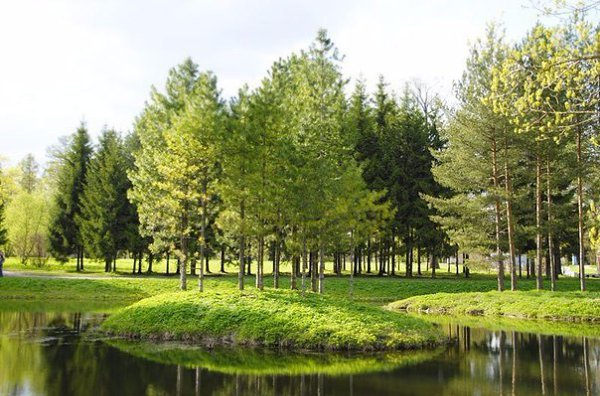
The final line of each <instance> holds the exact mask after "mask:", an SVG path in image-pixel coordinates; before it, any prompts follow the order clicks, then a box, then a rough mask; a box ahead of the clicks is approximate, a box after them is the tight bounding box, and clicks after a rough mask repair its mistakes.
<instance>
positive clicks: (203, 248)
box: [198, 177, 208, 292]
mask: <svg viewBox="0 0 600 396" xmlns="http://www.w3.org/2000/svg"><path fill="white" fill-rule="evenodd" d="M207 184H208V180H207V179H206V177H205V178H204V180H202V225H201V226H200V260H199V261H200V273H199V274H198V291H200V292H203V291H204V265H203V264H204V263H203V262H204V255H205V254H206V218H207V216H208V213H207V210H206V206H207V205H206V201H207V199H208V197H207V196H206V188H207Z"/></svg>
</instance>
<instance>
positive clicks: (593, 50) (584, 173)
mask: <svg viewBox="0 0 600 396" xmlns="http://www.w3.org/2000/svg"><path fill="white" fill-rule="evenodd" d="M456 96H457V99H458V103H459V105H458V106H457V108H456V110H455V111H454V112H453V114H452V117H451V122H450V123H449V126H448V128H447V129H445V130H444V134H443V135H442V136H443V137H444V139H445V140H446V142H447V145H446V147H445V149H444V150H443V151H440V152H438V154H437V156H436V158H437V160H438V161H439V163H438V164H437V165H436V166H435V168H434V174H435V176H436V180H438V181H439V182H440V183H441V184H442V185H443V186H445V187H447V188H448V189H449V190H450V194H449V196H448V197H429V198H428V200H429V201H430V202H432V203H433V204H434V206H435V207H436V208H437V209H438V211H439V216H437V217H435V218H436V220H437V221H439V222H440V224H442V225H443V227H444V229H445V230H446V231H447V232H448V235H449V236H450V238H451V240H453V241H454V242H456V243H457V244H458V245H459V246H461V248H462V249H465V250H467V251H470V252H476V251H479V252H481V254H485V255H487V254H488V253H489V252H490V251H493V252H494V253H493V254H492V255H491V259H492V260H494V261H496V262H497V266H498V289H499V290H502V289H503V288H504V273H505V263H506V264H507V266H508V272H509V274H510V283H511V285H510V287H511V289H512V290H514V289H516V288H517V279H518V276H519V275H520V272H521V271H522V270H526V272H527V276H530V275H531V276H535V277H536V283H537V288H538V289H541V288H543V277H544V274H546V276H547V277H548V278H549V280H550V288H551V289H552V290H554V289H555V287H556V279H557V276H558V274H559V273H560V272H561V268H562V266H561V260H562V258H563V257H565V256H571V255H572V256H574V257H576V259H575V260H574V261H575V263H578V265H579V274H580V280H581V290H585V267H584V264H585V263H586V261H588V258H587V257H586V254H585V250H586V245H588V246H589V247H591V248H592V249H593V250H595V251H597V249H598V234H597V231H595V230H597V225H598V215H597V212H595V206H594V205H593V204H592V203H593V201H597V200H598V196H597V194H598V191H599V190H598V184H597V183H598V180H599V179H598V154H599V152H598V144H597V137H598V131H599V127H600V32H599V30H598V26H592V25H591V24H590V23H587V22H585V21H584V20H581V19H580V18H578V17H577V16H576V17H574V18H573V19H572V20H571V21H569V22H568V23H565V24H563V25H560V26H556V27H546V26H543V25H541V24H538V25H536V26H535V27H534V28H533V29H531V30H530V31H529V32H528V33H527V35H526V36H525V37H524V38H523V39H522V40H521V41H520V42H518V43H515V44H512V45H509V44H507V43H506V42H505V40H504V39H503V37H502V34H501V32H500V31H499V29H498V28H497V27H494V26H492V27H490V28H489V30H488V33H487V36H486V37H485V38H484V39H483V40H480V41H478V42H477V43H476V45H475V46H474V47H473V48H472V50H471V54H470V56H469V58H468V60H467V67H466V70H465V72H464V74H463V77H462V78H461V80H460V81H458V82H457V84H456ZM586 212H588V216H587V217H588V218H587V219H586ZM586 221H588V222H589V223H588V230H587V232H586V227H585V223H586ZM521 254H529V257H528V258H527V260H525V261H526V263H521V261H520V257H521ZM517 257H519V260H518V262H517ZM594 258H595V257H594V256H593V255H592V257H590V260H589V261H592V262H593V260H594ZM522 266H526V268H525V269H523V268H522Z"/></svg>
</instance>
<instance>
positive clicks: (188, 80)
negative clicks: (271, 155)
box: [129, 59, 221, 290]
mask: <svg viewBox="0 0 600 396" xmlns="http://www.w3.org/2000/svg"><path fill="white" fill-rule="evenodd" d="M220 106H221V105H220V100H219V92H218V89H217V86H216V78H215V77H214V75H213V74H211V73H200V72H199V71H198V67H197V65H196V64H194V63H193V62H192V61H191V60H190V59H187V60H186V61H184V62H183V63H182V64H181V65H179V66H178V67H177V68H175V69H173V70H171V71H170V73H169V78H168V80H167V84H166V95H163V94H159V93H158V92H156V91H155V90H154V91H153V100H152V102H151V103H149V104H148V105H147V108H146V110H145V112H144V113H143V114H142V116H141V117H140V119H139V120H138V123H137V125H136V132H137V134H138V137H139V139H140V149H139V150H138V151H137V153H136V154H135V168H134V169H133V170H132V171H131V172H130V174H129V176H130V179H131V181H132V184H133V189H132V190H130V198H131V199H132V201H133V202H134V204H135V205H137V207H138V214H139V219H140V224H141V230H142V234H143V235H151V236H152V237H153V244H152V249H153V250H154V251H155V252H156V253H158V252H159V251H160V250H162V249H164V247H165V246H167V247H168V248H169V249H170V250H173V251H174V253H175V254H176V255H177V257H178V259H179V263H180V268H179V270H180V288H181V289H182V290H185V289H186V288H187V278H186V276H187V268H188V264H189V262H190V260H195V259H196V252H197V250H198V248H200V251H201V253H203V252H204V247H205V241H204V238H203V236H204V235H203V234H204V232H205V227H206V215H207V196H208V188H209V184H210V183H211V182H212V180H211V174H210V172H212V167H213V164H214V162H215V159H214V157H213V153H214V150H213V149H212V146H211V144H212V140H213V139H212V136H214V134H215V133H218V132H217V129H218V128H219V127H220V121H219V117H220V113H219V112H220ZM201 269H202V265H201ZM202 275H203V272H202V271H201V273H200V278H199V288H200V289H201V290H202V289H203V276H202Z"/></svg>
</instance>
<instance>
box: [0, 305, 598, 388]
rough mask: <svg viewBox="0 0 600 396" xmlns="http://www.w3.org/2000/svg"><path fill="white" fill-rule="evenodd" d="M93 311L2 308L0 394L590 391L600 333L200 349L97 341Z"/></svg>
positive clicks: (453, 327)
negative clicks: (336, 348)
mask: <svg viewBox="0 0 600 396" xmlns="http://www.w3.org/2000/svg"><path fill="white" fill-rule="evenodd" d="M105 316H106V315H103V314H97V313H53V312H44V313H36V312H0V394H1V395H57V396H58V395H61V396H62V395H289V396H292V395H307V396H308V395H489V394H495V395H498V394H518V395H539V394H547V395H586V394H587V395H597V394H600V339H597V338H584V337H572V336H571V337H565V336H547V335H541V334H535V333H520V332H513V331H502V330H494V331H491V330H485V329H478V328H474V327H467V326H461V325H460V324H454V323H452V322H447V323H444V324H441V325H440V326H441V327H442V328H443V329H444V331H445V332H446V333H447V334H448V335H449V336H450V337H451V338H452V340H453V341H452V342H451V343H450V344H449V345H448V346H446V347H443V348H440V349H437V350H433V351H423V352H421V351H413V352H409V353H404V354H384V355H381V354H379V355H359V356H353V355H344V354H341V355H335V354H328V355H321V354H289V353H288V354H285V353H277V352H265V351H256V350H241V351H240V350H239V349H227V348H222V349H216V350H211V351H207V350H203V349H200V348H193V347H189V346H184V345H170V346H164V345H161V346H158V345H151V344H150V345H148V344H136V343H129V342H123V341H114V340H106V339H103V338H102V337H101V336H99V335H98V333H96V332H94V331H93V330H94V329H95V328H96V327H97V326H98V325H99V324H100V323H101V322H102V320H103V319H104V318H105Z"/></svg>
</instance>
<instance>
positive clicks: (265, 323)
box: [102, 291, 441, 350]
mask: <svg viewBox="0 0 600 396" xmlns="http://www.w3.org/2000/svg"><path fill="white" fill-rule="evenodd" d="M102 328H103V329H104V330H106V331H110V332H112V333H117V334H123V335H128V336H133V337H142V338H155V339H156V338H158V339H172V340H185V339H187V340H197V341H202V342H208V343H219V342H233V343H235V344H240V345H265V346H273V347H286V348H299V349H351V350H354V349H359V350H373V349H375V350H377V349H399V348H415V347H421V346H425V345H433V344H436V343H438V342H440V341H441V335H440V333H439V331H438V330H437V329H435V328H434V327H432V326H430V325H428V324H426V323H425V322H423V321H421V320H418V319H414V318H411V317H409V316H406V315H401V314H393V313H389V312H385V311H383V310H381V309H380V308H377V307H372V306H367V305H362V304H360V303H355V302H348V301H344V300H340V299H334V298H331V297H323V296H320V295H315V294H308V295H306V296H302V295H301V294H300V293H298V292H294V291H264V292H262V293H261V292H207V293H205V294H203V295H202V297H200V296H198V294H196V293H171V294H162V295H159V296H156V297H151V298H148V299H145V300H142V301H140V302H138V303H136V304H133V305H131V306H129V307H127V308H125V309H123V310H122V311H119V312H117V313H115V314H113V315H112V316H110V317H109V318H108V319H107V320H106V321H105V322H104V324H103V325H102Z"/></svg>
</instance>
